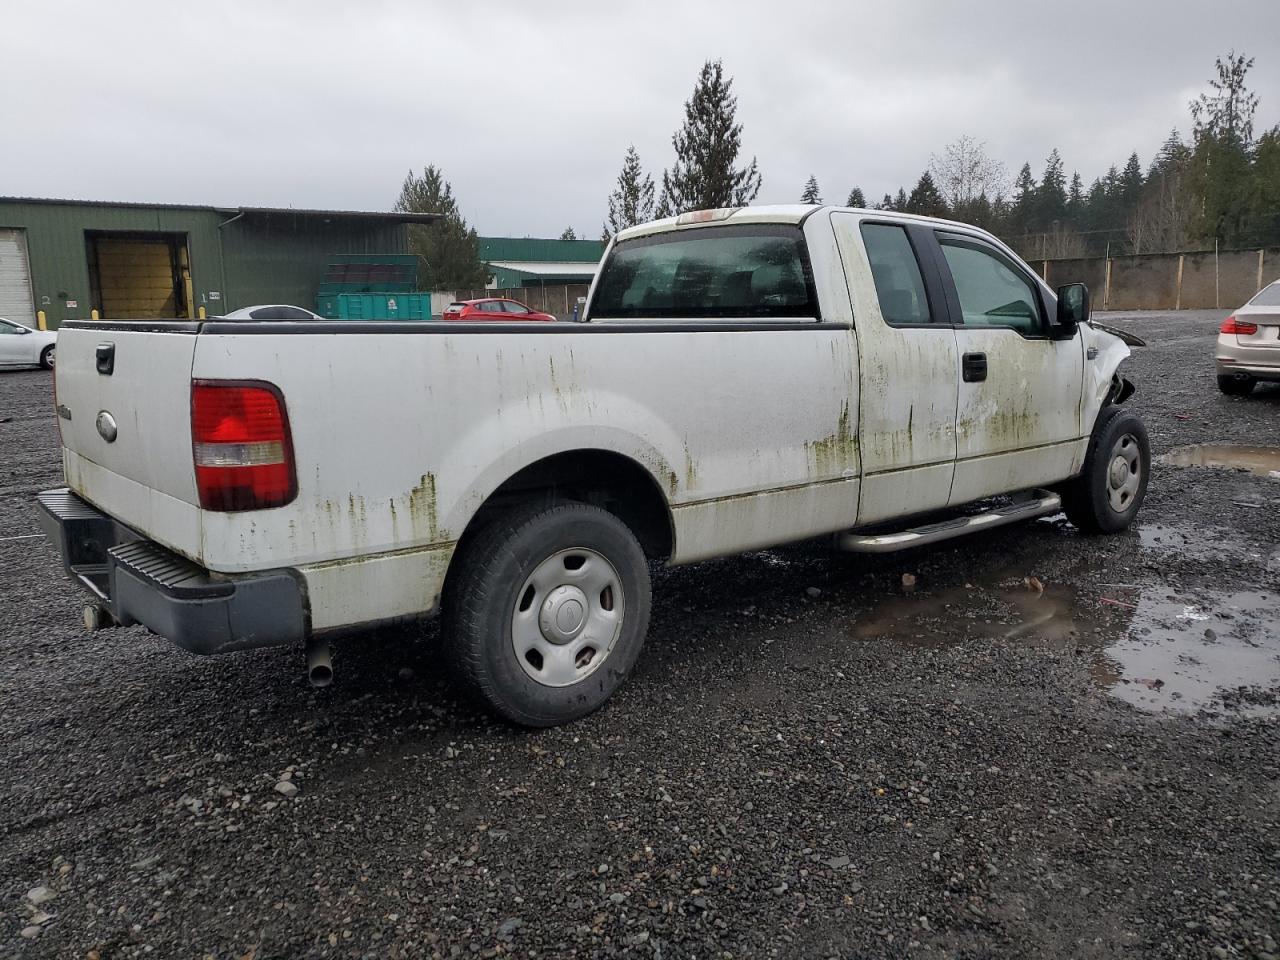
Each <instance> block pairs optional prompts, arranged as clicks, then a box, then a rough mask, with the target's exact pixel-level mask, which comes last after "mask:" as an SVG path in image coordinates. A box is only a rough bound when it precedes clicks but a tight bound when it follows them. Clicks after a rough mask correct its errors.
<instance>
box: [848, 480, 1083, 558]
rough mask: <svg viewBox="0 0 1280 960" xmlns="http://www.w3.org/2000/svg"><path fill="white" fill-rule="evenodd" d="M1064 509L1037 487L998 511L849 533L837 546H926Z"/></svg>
mask: <svg viewBox="0 0 1280 960" xmlns="http://www.w3.org/2000/svg"><path fill="white" fill-rule="evenodd" d="M1061 509H1062V498H1061V497H1060V496H1058V495H1057V494H1056V493H1051V492H1050V491H1048V490H1034V491H1032V493H1031V496H1030V498H1029V499H1027V500H1019V501H1018V502H1017V503H1012V504H1009V505H1008V506H1004V507H1001V508H1000V509H998V510H987V511H985V512H983V513H977V514H974V515H972V516H968V517H956V518H954V519H952V520H942V521H940V522H938V523H929V524H925V525H924V526H920V527H911V528H909V529H907V530H897V531H893V532H891V533H856V532H853V531H850V532H848V533H842V534H839V535H838V536H837V537H836V545H837V546H838V547H839V548H840V549H841V550H847V551H849V552H850V553H893V552H894V551H896V550H906V549H908V548H909V547H923V546H926V545H928V544H930V543H939V542H940V541H943V540H950V539H952V538H953V537H963V536H965V535H966V534H970V533H977V532H978V531H979V530H990V529H991V528H992V527H1002V526H1004V525H1005V524H1006V523H1017V522H1018V521H1019V520H1031V519H1032V518H1034V517H1045V516H1049V515H1050V514H1054V513H1057V512H1058V511H1060V510H1061Z"/></svg>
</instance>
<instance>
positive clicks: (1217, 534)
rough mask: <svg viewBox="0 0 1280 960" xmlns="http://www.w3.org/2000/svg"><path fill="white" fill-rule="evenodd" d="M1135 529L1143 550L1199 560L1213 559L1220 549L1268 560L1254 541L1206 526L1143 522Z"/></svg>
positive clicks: (1267, 562) (1237, 555)
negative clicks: (1247, 540) (1246, 540)
mask: <svg viewBox="0 0 1280 960" xmlns="http://www.w3.org/2000/svg"><path fill="white" fill-rule="evenodd" d="M1137 531H1138V541H1139V543H1141V544H1142V546H1143V549H1146V550H1154V551H1158V552H1166V553H1176V554H1178V555H1179V556H1182V557H1194V558H1196V559H1199V560H1216V559H1218V557H1220V556H1222V554H1223V553H1229V554H1231V555H1232V556H1235V557H1247V558H1249V559H1251V560H1254V561H1257V562H1259V563H1264V564H1269V563H1270V560H1269V558H1268V553H1267V552H1266V550H1265V548H1262V549H1260V548H1259V546H1258V544H1257V543H1256V542H1255V543H1246V542H1244V541H1243V540H1240V539H1235V538H1232V537H1229V536H1224V535H1223V533H1222V532H1221V531H1217V530H1211V529H1209V528H1207V527H1196V526H1182V525H1179V524H1165V523H1143V524H1142V525H1141V526H1139V527H1138V528H1137Z"/></svg>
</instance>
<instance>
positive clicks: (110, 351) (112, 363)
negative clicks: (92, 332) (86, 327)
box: [96, 343, 116, 377]
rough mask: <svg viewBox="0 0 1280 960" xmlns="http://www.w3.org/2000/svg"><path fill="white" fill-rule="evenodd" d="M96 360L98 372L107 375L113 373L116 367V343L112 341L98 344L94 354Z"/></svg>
mask: <svg viewBox="0 0 1280 960" xmlns="http://www.w3.org/2000/svg"><path fill="white" fill-rule="evenodd" d="M96 357H97V361H98V372H99V373H100V374H102V375H103V376H106V377H109V376H111V374H113V373H115V369H116V345H115V344H114V343H100V344H98V351H97V354H96Z"/></svg>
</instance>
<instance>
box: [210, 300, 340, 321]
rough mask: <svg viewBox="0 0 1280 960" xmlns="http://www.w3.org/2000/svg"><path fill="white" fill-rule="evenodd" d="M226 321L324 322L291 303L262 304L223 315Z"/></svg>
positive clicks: (315, 315)
mask: <svg viewBox="0 0 1280 960" xmlns="http://www.w3.org/2000/svg"><path fill="white" fill-rule="evenodd" d="M222 319H224V320H323V319H324V317H322V316H320V314H318V313H312V312H311V311H310V310H307V309H305V308H303V307H295V306H293V305H292V304H289V303H260V304H258V305H257V306H256V307H241V308H240V309H239V310H232V311H231V312H230V313H225V314H223V315H222Z"/></svg>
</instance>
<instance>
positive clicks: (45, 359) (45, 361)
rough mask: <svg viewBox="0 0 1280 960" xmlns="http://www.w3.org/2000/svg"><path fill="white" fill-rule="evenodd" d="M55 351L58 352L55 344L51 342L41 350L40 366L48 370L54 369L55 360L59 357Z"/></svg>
mask: <svg viewBox="0 0 1280 960" xmlns="http://www.w3.org/2000/svg"><path fill="white" fill-rule="evenodd" d="M55 352H56V351H55V349H54V346H53V344H49V346H47V347H45V348H44V349H43V350H41V351H40V366H42V367H44V368H45V369H46V370H52V369H53V364H54V361H55V360H56V359H57V358H56V357H55V355H54V354H55Z"/></svg>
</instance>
